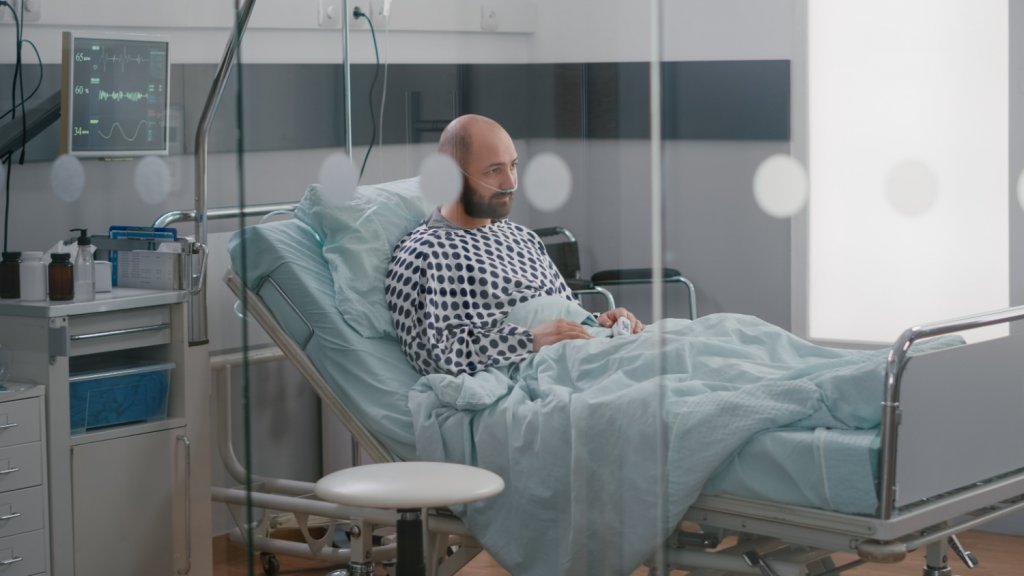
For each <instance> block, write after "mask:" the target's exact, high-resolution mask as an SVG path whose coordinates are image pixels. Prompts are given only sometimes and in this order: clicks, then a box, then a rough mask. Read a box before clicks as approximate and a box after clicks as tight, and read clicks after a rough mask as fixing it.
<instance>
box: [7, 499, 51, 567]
mask: <svg viewBox="0 0 1024 576" xmlns="http://www.w3.org/2000/svg"><path fill="white" fill-rule="evenodd" d="M42 527H43V487H42V486H33V487H32V488H24V489H22V490H13V491H11V492H3V493H0V538H2V537H4V536H11V535H12V534H23V533H25V532H31V531H33V530H40V529H42ZM0 574H3V572H2V571H0Z"/></svg>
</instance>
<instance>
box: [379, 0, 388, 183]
mask: <svg viewBox="0 0 1024 576" xmlns="http://www.w3.org/2000/svg"><path fill="white" fill-rule="evenodd" d="M384 6H385V8H384V11H385V13H384V14H383V15H384V42H383V46H382V48H383V49H384V50H383V52H384V85H383V86H382V87H381V92H380V122H379V127H380V132H378V133H377V138H378V140H379V142H380V144H379V147H380V152H379V154H383V153H384V102H385V101H386V100H387V98H388V35H389V33H390V31H391V16H390V12H391V2H390V1H388V0H385V2H384ZM384 164H385V162H381V163H380V166H381V167H382V168H383V166H384ZM380 177H381V179H383V178H384V175H383V174H381V175H380Z"/></svg>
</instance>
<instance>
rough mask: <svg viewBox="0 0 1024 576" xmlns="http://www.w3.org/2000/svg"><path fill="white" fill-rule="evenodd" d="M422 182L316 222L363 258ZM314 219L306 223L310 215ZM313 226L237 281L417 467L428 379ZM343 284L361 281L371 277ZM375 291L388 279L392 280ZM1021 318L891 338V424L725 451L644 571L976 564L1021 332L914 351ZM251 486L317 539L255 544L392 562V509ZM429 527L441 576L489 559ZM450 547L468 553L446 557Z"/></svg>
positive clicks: (261, 254) (1012, 418)
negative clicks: (343, 293) (352, 293)
mask: <svg viewBox="0 0 1024 576" xmlns="http://www.w3.org/2000/svg"><path fill="white" fill-rule="evenodd" d="M416 186H417V184H416V182H415V181H401V182H397V183H389V184H385V185H380V186H376V187H361V189H360V196H359V200H358V201H357V204H359V206H358V210H356V213H355V214H350V215H348V216H346V217H345V218H349V217H350V219H349V220H345V218H342V219H341V220H338V221H332V220H330V218H329V217H324V216H323V214H321V215H320V216H316V215H314V216H313V219H314V220H316V219H318V218H319V219H320V220H319V222H320V224H321V225H327V226H330V225H337V226H342V227H344V226H346V225H355V224H358V225H359V226H353V227H352V230H353V232H352V234H355V236H356V237H352V236H349V237H348V238H347V239H346V241H351V242H355V245H356V246H360V248H357V250H363V249H365V248H366V246H369V245H372V244H374V243H376V244H379V243H380V239H379V238H374V237H372V235H373V234H374V233H376V232H375V230H376V229H373V230H371V231H370V232H369V233H370V235H371V238H369V239H365V238H359V237H358V236H359V234H358V233H357V232H358V231H359V230H370V228H372V227H373V226H376V224H375V223H374V221H373V217H372V216H373V213H374V211H383V210H385V208H381V206H379V205H377V203H378V202H380V203H382V204H386V203H387V202H391V201H392V200H393V198H394V197H395V194H398V196H399V202H398V203H397V206H399V207H400V208H401V210H400V212H401V217H400V218H398V222H393V221H392V222H385V227H386V225H396V226H398V227H399V228H401V227H402V226H406V227H411V225H412V224H411V223H414V222H415V218H416V215H417V211H419V210H421V209H424V210H425V207H424V206H422V205H420V204H418V202H420V201H418V200H417V199H416V191H415V189H416ZM308 195H309V193H308V192H307V196H308ZM304 202H305V200H304ZM360 203H361V204H360ZM319 208H325V207H324V206H320V207H319ZM312 212H314V211H310V212H307V213H306V219H305V220H306V222H307V223H308V222H309V219H310V214H311V213H312ZM377 216H380V214H379V213H378V214H377ZM367 218H369V220H367ZM403 219H404V220H403ZM307 223H303V222H301V221H299V220H288V221H279V222H272V223H267V224H260V225H256V226H250V227H247V228H245V229H243V230H241V231H240V232H239V233H238V235H237V236H236V238H235V241H234V242H233V244H232V246H231V254H232V262H233V264H232V268H233V269H232V270H231V271H229V272H228V274H227V275H226V277H225V281H226V282H227V284H228V285H229V286H230V287H231V289H232V290H233V291H235V293H236V294H238V295H239V298H240V299H241V300H242V302H243V304H244V306H245V308H246V309H247V310H248V311H249V314H250V315H251V317H252V318H253V319H255V320H256V321H257V322H258V323H259V324H260V325H261V326H262V327H263V328H264V329H265V330H266V331H267V333H268V334H269V335H270V337H271V338H272V339H273V341H274V342H275V343H276V344H277V346H278V347H279V348H280V350H281V351H282V352H283V354H284V355H285V356H286V357H287V358H288V359H289V360H290V361H291V362H292V363H294V364H295V366H296V367H297V368H298V369H299V371H300V372H301V373H302V374H303V375H304V376H305V377H306V378H307V379H308V380H309V382H310V383H311V385H312V386H313V387H314V388H315V389H316V391H317V393H318V394H319V396H320V398H321V399H322V401H323V402H324V403H325V404H326V405H327V406H329V407H330V408H331V409H332V411H333V412H334V413H335V414H337V416H338V417H339V419H341V421H342V422H343V423H344V424H345V426H346V427H347V428H348V429H349V430H350V431H351V432H352V434H353V435H354V437H355V438H356V439H357V440H358V441H359V443H360V445H361V446H362V447H363V449H364V450H365V451H366V452H367V453H368V454H369V455H370V456H371V457H372V458H373V459H374V460H376V461H383V462H386V461H396V460H411V459H416V457H417V456H416V449H415V437H414V433H413V426H412V423H411V416H410V414H409V411H408V409H407V408H404V407H405V397H406V394H407V393H408V391H409V389H410V388H411V387H412V385H413V383H414V382H415V381H416V380H417V378H418V375H417V374H416V373H415V371H414V370H413V369H412V368H411V366H409V365H408V363H407V362H406V361H405V359H404V356H403V355H402V352H401V350H400V348H399V346H398V344H397V340H395V339H393V338H388V337H365V336H364V335H362V334H361V333H360V331H359V330H358V329H356V327H358V326H359V324H360V320H359V319H357V318H354V316H355V315H352V316H353V317H352V318H349V317H347V316H346V314H345V308H344V307H343V306H341V307H340V308H341V313H339V303H338V301H337V299H336V294H335V291H336V290H337V289H339V284H337V282H339V276H338V273H339V272H347V273H349V274H357V273H358V270H354V269H349V270H347V271H346V270H343V269H342V268H343V267H344V263H340V264H339V262H337V261H335V262H329V261H328V260H326V259H325V257H324V248H325V246H329V245H330V244H331V243H332V242H333V241H332V240H330V239H327V238H324V237H322V236H323V230H320V231H319V233H318V231H317V230H316V228H317V227H316V226H313V227H310V226H308V225H307ZM243 237H244V242H242V241H241V239H242V238H243ZM395 239H396V238H393V237H392V238H389V239H388V240H389V241H393V240H395ZM367 242H369V244H367ZM392 243H393V242H392ZM243 246H244V248H243ZM384 249H385V250H388V251H389V249H390V244H388V245H387V246H385V248H384ZM339 265H340V266H342V268H339V267H338V266H339ZM332 272H334V274H333V275H332ZM345 280H346V279H345V278H341V281H345ZM349 280H353V281H354V282H356V283H358V280H359V277H358V276H352V277H350V278H349ZM373 282H377V279H374V280H373ZM373 282H371V285H373ZM378 284H379V286H381V287H382V286H383V275H381V276H379V282H378ZM381 292H382V290H381ZM372 297H373V296H372V295H371V298H372ZM381 297H382V296H381ZM350 304H351V302H350ZM1022 318H1024V308H1012V309H1007V310H1000V311H996V312H993V313H988V314H982V315H977V316H973V317H969V318H962V319H956V320H953V321H948V322H942V323H937V324H932V325H927V326H921V327H915V328H911V329H908V330H907V331H906V332H905V333H904V334H903V335H901V336H900V338H899V339H898V340H897V341H896V343H895V344H894V345H893V346H892V348H891V350H890V352H889V355H888V362H887V365H886V372H885V377H884V380H883V381H880V382H878V386H879V387H880V388H882V389H883V390H884V401H883V403H882V405H881V406H880V407H879V410H880V411H881V412H882V418H881V421H882V426H881V428H880V429H879V430H874V431H845V432H844V431H834V430H813V431H799V430H779V431H773V432H769V433H765V434H761V435H759V436H757V437H756V438H754V439H753V440H752V441H751V442H749V443H748V445H746V446H744V447H743V448H742V449H741V450H739V451H738V452H737V453H736V454H735V455H733V456H732V457H730V459H729V460H728V461H727V463H726V464H724V465H723V466H722V467H721V469H720V470H719V471H718V472H717V473H716V474H715V476H714V477H713V478H712V480H711V481H710V482H709V483H708V486H707V489H706V490H705V494H704V495H703V496H701V497H700V498H699V499H698V500H697V501H696V502H695V503H694V504H693V505H692V506H690V507H689V509H688V510H687V512H686V514H685V516H684V518H683V519H682V520H683V521H682V522H680V523H679V525H678V530H676V531H675V532H674V533H673V534H672V535H671V536H670V537H669V538H668V540H667V542H666V545H665V546H664V547H663V548H660V549H658V550H657V551H656V552H655V554H654V555H653V556H652V557H651V558H650V560H649V561H648V564H649V565H650V566H651V568H652V571H653V572H655V573H667V572H666V571H667V569H668V568H669V567H679V568H685V569H687V570H689V571H690V573H691V574H717V575H720V574H754V575H761V576H805V575H808V576H811V575H813V576H825V575H829V574H838V573H841V572H843V571H846V570H848V569H850V568H852V567H853V566H856V565H858V564H861V563H863V562H898V561H901V560H903V559H904V558H905V557H906V556H907V554H908V553H910V552H912V551H915V550H919V549H921V550H924V551H925V553H926V568H925V574H926V575H927V576H942V575H944V574H950V573H951V572H950V567H949V563H948V559H947V558H948V552H950V551H952V552H954V553H956V554H957V555H959V556H960V557H961V558H962V559H963V560H964V561H965V562H966V563H968V564H970V563H972V562H973V561H974V557H973V555H972V554H970V553H969V552H968V551H964V550H962V549H960V548H959V547H958V542H957V540H956V538H955V535H956V533H958V532H960V531H963V530H968V529H972V528H975V527H978V526H981V525H983V524H985V523H987V522H989V521H992V520H995V519H997V518H1000V517H1002V516H1005V515H1009V514H1012V513H1014V512H1016V511H1021V510H1024V443H1022V442H1021V441H1020V438H1022V437H1024V377H1022V376H1021V375H1022V374H1024V365H1022V364H1024V355H1022V354H1021V353H1020V352H1021V351H1022V350H1024V339H1022V336H1020V335H1015V334H1011V335H1009V336H1003V337H999V338H996V339H993V340H987V341H982V342H976V343H972V344H968V345H962V346H956V347H952V348H948V349H945V350H942V351H939V352H934V353H929V354H922V355H917V356H913V357H911V356H910V352H911V351H912V347H913V346H914V345H915V344H916V343H917V342H919V341H921V340H925V339H929V338H931V337H934V336H939V335H943V334H950V333H958V332H962V331H965V330H972V329H975V328H982V327H986V326H995V325H1003V324H1008V323H1010V322H1013V321H1016V320H1019V319H1022ZM364 328H365V327H364ZM364 332H365V331H364ZM403 408H404V409H403ZM836 462H838V464H837V463H836ZM855 463H861V465H860V466H859V467H857V466H856V464H855ZM253 490H254V493H253V497H252V502H253V504H254V505H255V506H257V507H265V508H267V509H270V510H275V511H285V512H294V513H295V514H296V516H297V518H299V519H300V520H301V523H303V533H304V534H306V542H304V543H298V544H297V545H296V544H295V543H284V542H278V541H275V540H274V539H273V538H270V537H269V535H268V534H267V532H266V530H265V528H266V527H265V526H264V527H263V528H264V530H263V532H262V533H260V534H259V535H258V537H257V538H256V539H255V540H254V541H253V545H254V546H255V547H256V548H257V549H260V550H264V551H269V552H285V553H289V554H297V555H302V556H307V557H312V558H326V559H334V560H337V561H339V562H346V561H348V560H349V559H350V558H355V557H356V555H357V554H359V555H362V556H364V557H366V558H370V557H374V558H378V559H384V558H387V557H388V556H389V554H390V553H391V552H392V551H391V550H390V549H377V548H375V547H374V546H373V542H372V541H371V540H369V539H365V538H364V539H362V540H360V539H359V538H358V535H359V534H368V533H369V532H367V530H368V529H369V530H370V531H371V532H372V527H373V526H379V525H393V524H394V520H395V515H394V514H392V513H387V512H383V511H374V510H362V509H352V508H346V507H342V506H337V505H333V504H328V503H323V502H316V501H315V499H314V498H311V497H310V496H309V495H310V494H311V493H312V490H311V485H310V486H307V485H306V483H294V482H288V481H280V480H275V479H257V481H256V482H254V484H253ZM857 491H860V492H865V491H867V492H870V497H871V498H872V500H870V501H871V502H877V503H876V504H874V505H873V508H871V509H868V508H865V504H863V502H860V503H855V504H853V503H843V502H842V500H843V496H844V494H848V493H851V492H857ZM214 498H215V500H218V501H222V502H226V503H229V504H232V505H234V506H236V507H237V506H240V505H241V504H243V503H244V502H245V501H246V500H245V498H246V497H245V495H244V491H242V490H239V489H215V491H214ZM311 516H321V517H326V518H333V519H343V520H345V521H346V522H347V524H343V525H342V526H343V527H347V529H349V530H350V531H352V532H354V533H355V534H356V535H357V537H356V539H355V540H354V541H353V547H352V552H351V554H350V553H348V552H344V551H341V552H339V551H338V550H337V549H335V548H332V547H330V546H329V545H328V544H329V542H328V539H329V538H330V536H325V537H324V538H323V539H319V540H318V539H315V538H312V537H310V536H309V535H308V530H307V528H306V526H305V524H304V523H305V522H307V520H308V519H309V518H310V517H311ZM352 527H356V530H354V531H353V530H352ZM425 529H426V531H427V533H428V534H429V543H428V544H429V545H428V547H427V550H428V552H429V554H430V556H431V558H430V560H429V562H428V566H429V568H430V569H431V570H433V571H435V573H437V574H452V573H454V572H455V571H457V570H458V569H459V568H460V567H461V566H462V565H464V564H465V563H466V562H468V560H469V559H471V558H472V556H473V555H474V554H476V553H477V552H478V551H479V550H480V549H481V548H480V544H479V543H478V542H477V541H476V540H474V538H473V536H472V535H471V534H470V533H469V531H468V530H467V528H466V527H465V526H464V525H463V524H462V523H460V521H459V520H458V518H457V517H455V516H454V515H453V514H452V513H451V512H450V511H446V510H435V511H431V512H430V514H429V515H428V516H427V517H426V520H425ZM453 542H460V543H461V544H463V546H462V547H460V548H457V550H458V551H457V552H455V553H454V554H453V555H450V556H449V555H448V553H450V552H452V551H453V550H454V549H453V548H449V545H450V544H451V543H453ZM722 542H726V543H727V545H725V546H723V545H722ZM446 552H447V553H446ZM837 552H847V553H853V554H856V555H857V557H858V559H857V560H854V561H852V562H850V563H847V564H844V565H841V566H836V565H835V563H834V561H833V558H832V555H833V554H834V553H837Z"/></svg>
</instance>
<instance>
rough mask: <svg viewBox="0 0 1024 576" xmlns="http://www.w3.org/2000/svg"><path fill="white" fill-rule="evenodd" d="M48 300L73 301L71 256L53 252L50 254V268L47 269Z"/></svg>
mask: <svg viewBox="0 0 1024 576" xmlns="http://www.w3.org/2000/svg"><path fill="white" fill-rule="evenodd" d="M46 278H47V280H48V281H49V282H48V284H49V290H50V300H74V298H75V274H74V268H73V267H72V266H71V254H68V253H66V252H55V253H53V254H50V266H49V267H48V268H47V275H46Z"/></svg>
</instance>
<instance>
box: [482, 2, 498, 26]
mask: <svg viewBox="0 0 1024 576" xmlns="http://www.w3.org/2000/svg"><path fill="white" fill-rule="evenodd" d="M500 23H501V19H500V18H499V17H498V7H497V6H495V5H494V4H489V3H487V2H484V3H483V4H481V5H480V29H481V30H483V31H484V32H497V31H498V25H499V24H500Z"/></svg>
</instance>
